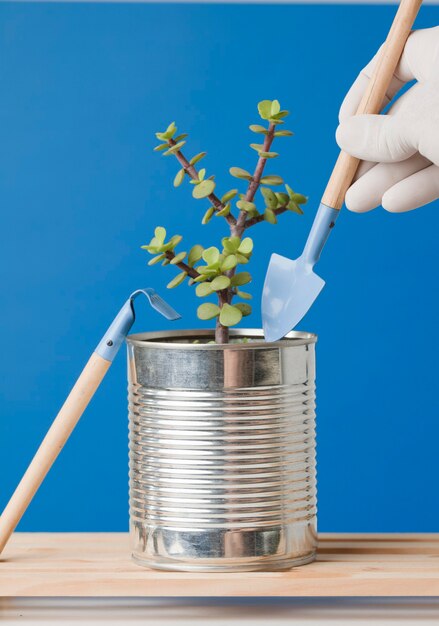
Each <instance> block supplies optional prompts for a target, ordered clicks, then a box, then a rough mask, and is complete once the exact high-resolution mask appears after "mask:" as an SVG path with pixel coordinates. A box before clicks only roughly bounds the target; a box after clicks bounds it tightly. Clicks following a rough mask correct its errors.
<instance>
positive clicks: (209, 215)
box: [201, 206, 215, 226]
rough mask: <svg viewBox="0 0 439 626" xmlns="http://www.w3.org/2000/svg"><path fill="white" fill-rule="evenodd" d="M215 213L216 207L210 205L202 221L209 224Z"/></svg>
mask: <svg viewBox="0 0 439 626" xmlns="http://www.w3.org/2000/svg"><path fill="white" fill-rule="evenodd" d="M214 213H215V209H214V208H213V206H210V207H209V208H208V209H207V211H206V213H205V214H204V215H203V219H202V220H201V223H202V224H203V225H204V226H205V225H206V224H208V223H209V222H210V220H211V219H212V215H213V214H214Z"/></svg>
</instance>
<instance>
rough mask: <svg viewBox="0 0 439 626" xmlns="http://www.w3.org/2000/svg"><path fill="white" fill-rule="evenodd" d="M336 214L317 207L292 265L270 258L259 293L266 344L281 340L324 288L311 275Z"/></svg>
mask: <svg viewBox="0 0 439 626" xmlns="http://www.w3.org/2000/svg"><path fill="white" fill-rule="evenodd" d="M338 215H339V211H338V210H336V209H332V208H331V207H328V206H326V205H325V204H320V206H319V209H318V211H317V213H316V216H315V218H314V222H313V225H312V227H311V231H310V233H309V236H308V239H307V241H306V244H305V248H304V249H303V252H302V254H301V256H300V257H299V258H298V259H296V260H295V261H292V260H291V259H288V258H287V257H284V256H281V255H280V254H273V255H272V256H271V259H270V264H269V266H268V270H267V275H266V277H265V283H264V289H263V292H262V325H263V327H264V335H265V340H266V341H277V340H278V339H282V337H284V336H285V335H286V334H287V333H288V332H290V330H291V329H292V328H294V327H295V326H296V325H297V324H298V323H299V322H300V320H301V319H302V317H303V316H304V315H305V314H306V312H307V311H308V309H309V308H310V307H311V306H312V304H313V302H314V300H315V299H316V298H317V296H318V295H319V293H320V292H321V290H322V289H323V287H324V285H325V281H324V280H323V279H322V278H320V276H318V275H317V274H316V273H315V272H314V271H313V268H314V265H315V264H316V263H317V261H318V260H319V258H320V254H321V252H322V250H323V246H324V245H325V243H326V240H327V239H328V237H329V233H330V232H331V230H332V228H333V227H334V224H335V221H336V219H337V217H338Z"/></svg>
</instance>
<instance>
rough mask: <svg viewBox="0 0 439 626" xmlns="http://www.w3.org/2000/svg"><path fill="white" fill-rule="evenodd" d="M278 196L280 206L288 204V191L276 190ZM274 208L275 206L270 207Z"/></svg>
mask: <svg viewBox="0 0 439 626" xmlns="http://www.w3.org/2000/svg"><path fill="white" fill-rule="evenodd" d="M276 198H277V199H278V201H279V205H280V206H286V205H287V204H288V201H289V197H288V194H287V193H282V192H281V191H280V192H276ZM272 208H273V207H270V209H272Z"/></svg>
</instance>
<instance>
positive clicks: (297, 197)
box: [291, 193, 308, 204]
mask: <svg viewBox="0 0 439 626" xmlns="http://www.w3.org/2000/svg"><path fill="white" fill-rule="evenodd" d="M291 200H292V201H293V202H295V203H296V204H306V203H307V202H308V198H307V197H306V196H304V195H303V194H302V193H293V194H292V195H291Z"/></svg>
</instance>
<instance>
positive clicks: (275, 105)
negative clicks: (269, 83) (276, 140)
mask: <svg viewBox="0 0 439 626" xmlns="http://www.w3.org/2000/svg"><path fill="white" fill-rule="evenodd" d="M279 111H280V102H279V100H273V102H272V103H271V109H270V116H271V117H273V116H275V115H277V114H278V113H279Z"/></svg>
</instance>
